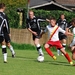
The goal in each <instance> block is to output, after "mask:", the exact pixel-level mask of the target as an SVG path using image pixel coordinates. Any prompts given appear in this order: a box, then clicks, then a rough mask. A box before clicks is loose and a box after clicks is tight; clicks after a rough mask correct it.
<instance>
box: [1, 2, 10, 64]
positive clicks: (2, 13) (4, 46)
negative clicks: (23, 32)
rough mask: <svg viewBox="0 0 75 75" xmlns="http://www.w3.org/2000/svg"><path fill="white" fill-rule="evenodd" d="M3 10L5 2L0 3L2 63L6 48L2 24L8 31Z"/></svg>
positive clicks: (5, 59) (5, 60)
mask: <svg viewBox="0 0 75 75" xmlns="http://www.w3.org/2000/svg"><path fill="white" fill-rule="evenodd" d="M4 10H5V4H4V3H0V43H1V44H2V53H3V61H4V63H7V50H6V44H5V40H4V33H3V28H4V26H6V30H7V32H9V30H8V25H7V20H6V17H5V13H4Z"/></svg>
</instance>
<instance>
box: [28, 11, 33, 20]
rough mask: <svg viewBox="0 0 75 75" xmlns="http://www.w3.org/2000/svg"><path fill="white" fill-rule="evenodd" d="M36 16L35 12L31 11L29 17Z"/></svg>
mask: <svg viewBox="0 0 75 75" xmlns="http://www.w3.org/2000/svg"><path fill="white" fill-rule="evenodd" d="M33 17H34V12H33V11H32V10H30V11H29V18H30V19H33Z"/></svg>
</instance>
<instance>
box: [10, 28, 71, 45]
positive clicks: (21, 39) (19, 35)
mask: <svg viewBox="0 0 75 75" xmlns="http://www.w3.org/2000/svg"><path fill="white" fill-rule="evenodd" d="M10 32H11V41H12V42H14V43H18V44H32V45H34V43H33V40H32V34H31V33H30V32H29V31H28V30H27V29H10ZM47 40H48V33H45V34H44V35H43V36H42V38H41V39H40V43H41V45H42V44H44V43H45V42H46V41H47ZM71 40H72V36H68V38H67V44H68V45H69V44H70V43H71Z"/></svg>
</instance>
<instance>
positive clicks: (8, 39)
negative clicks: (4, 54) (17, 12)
mask: <svg viewBox="0 0 75 75" xmlns="http://www.w3.org/2000/svg"><path fill="white" fill-rule="evenodd" d="M4 11H5V9H4V10H3V11H2V12H3V14H4V17H5V19H6V21H5V22H6V25H7V26H8V31H7V28H6V26H4V28H3V33H4V39H5V42H6V45H7V46H8V48H9V49H10V51H11V53H12V57H15V51H14V49H13V47H12V45H11V44H10V27H9V23H8V17H7V15H6V14H5V13H4Z"/></svg>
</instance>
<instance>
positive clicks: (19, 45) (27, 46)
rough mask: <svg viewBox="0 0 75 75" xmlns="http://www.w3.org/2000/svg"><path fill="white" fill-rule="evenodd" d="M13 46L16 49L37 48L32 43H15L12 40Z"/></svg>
mask: <svg viewBox="0 0 75 75" xmlns="http://www.w3.org/2000/svg"><path fill="white" fill-rule="evenodd" d="M11 44H12V46H13V48H14V49H18V50H35V46H33V45H31V44H17V43H13V42H11Z"/></svg>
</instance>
